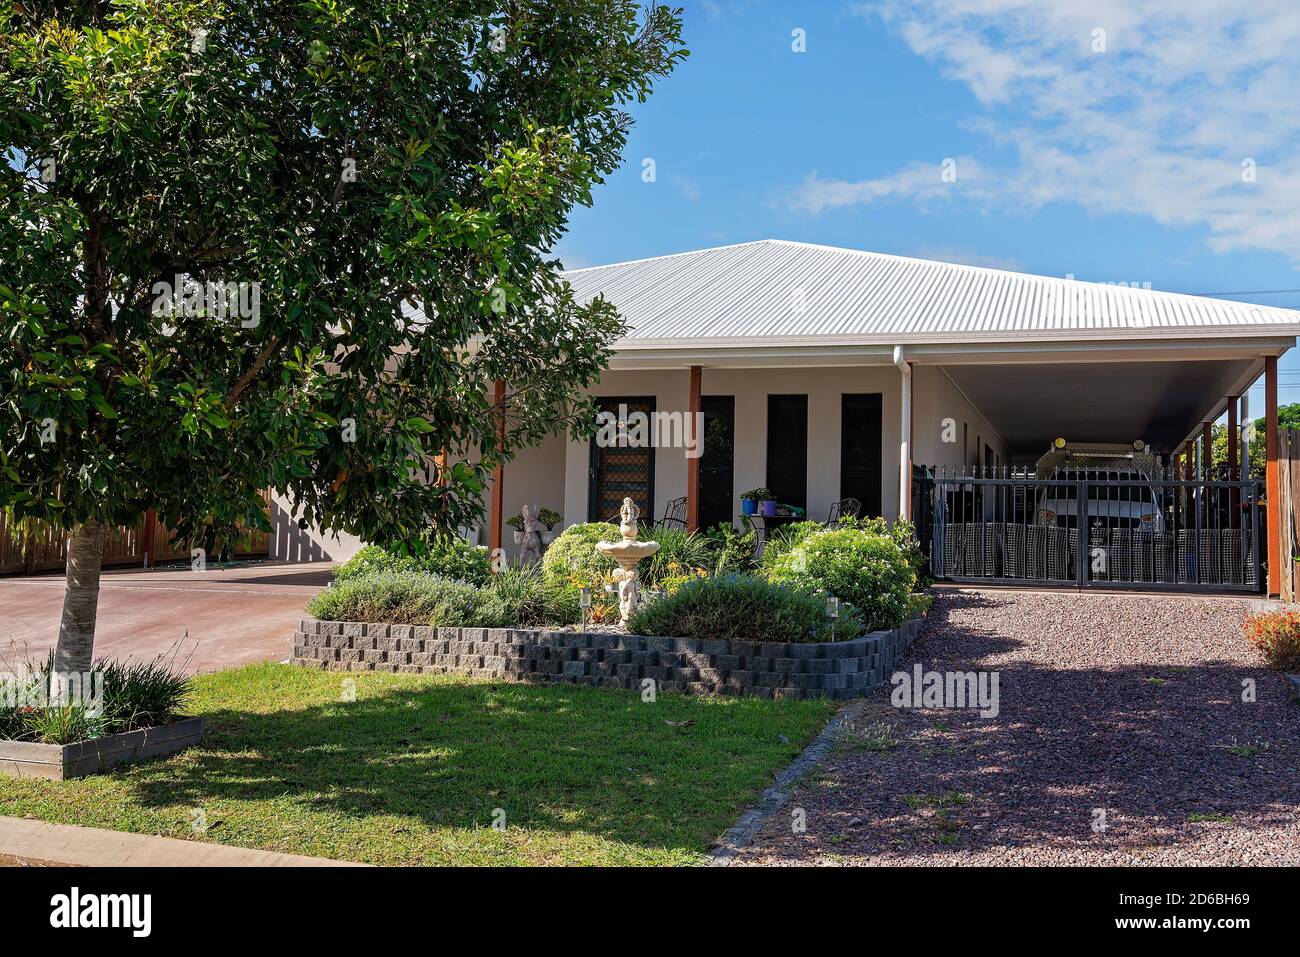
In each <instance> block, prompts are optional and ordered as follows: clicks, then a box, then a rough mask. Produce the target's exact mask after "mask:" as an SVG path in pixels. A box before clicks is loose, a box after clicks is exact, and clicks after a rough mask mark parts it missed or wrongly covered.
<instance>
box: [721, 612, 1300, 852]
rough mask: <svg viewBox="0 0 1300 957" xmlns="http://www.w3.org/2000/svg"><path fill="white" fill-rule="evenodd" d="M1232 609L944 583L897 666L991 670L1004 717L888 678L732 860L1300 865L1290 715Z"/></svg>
mask: <svg viewBox="0 0 1300 957" xmlns="http://www.w3.org/2000/svg"><path fill="white" fill-rule="evenodd" d="M1245 613H1246V604H1245V602H1242V601H1237V600H1226V599H1204V598H1190V597H1182V596H1176V597H1174V596H1171V597H1151V596H1138V595H1115V594H1091V593H1087V594H1082V595H1080V594H1074V593H1071V594H1051V593H1029V592H1001V591H974V590H967V591H952V590H945V591H941V592H940V594H939V597H938V600H937V601H936V604H935V608H934V611H933V612H932V613H931V615H930V617H929V619H928V621H927V623H926V626H925V628H924V630H923V631H922V633H921V636H920V637H919V638H918V639H917V641H916V643H915V644H913V646H912V649H911V651H910V653H909V658H908V659H907V660H906V662H905V663H904V664H902V665H900V670H906V671H909V672H910V671H911V670H912V668H913V666H914V664H916V663H918V662H919V663H920V664H922V665H923V666H924V669H925V670H927V671H928V670H935V671H940V672H946V671H997V672H998V673H999V692H1000V713H999V714H998V715H997V716H996V717H992V718H983V717H980V715H979V713H978V712H976V711H973V710H955V709H939V708H925V709H898V708H894V707H893V706H892V705H891V703H890V696H891V692H892V691H893V688H892V687H891V686H889V685H886V686H885V687H884V688H883V689H881V690H879V691H877V692H876V694H875V696H873V697H872V698H871V699H870V700H869V701H868V703H867V706H866V709H865V711H864V713H863V715H862V716H861V717H860V718H859V720H857V721H856V722H855V724H854V726H853V730H852V732H851V733H846V734H845V735H844V736H843V737H842V739H841V740H840V741H839V742H838V744H837V746H836V747H835V748H833V749H832V751H831V752H830V753H829V754H828V756H827V759H826V760H825V761H824V762H823V764H822V766H821V768H820V769H819V771H816V772H814V773H813V774H812V775H811V776H810V777H809V778H808V779H807V780H805V782H804V785H803V786H802V788H801V789H800V790H799V791H798V792H797V793H796V794H795V796H794V797H793V799H792V800H791V802H790V804H789V805H788V806H787V808H786V809H785V810H784V811H783V812H779V813H778V814H777V815H775V816H774V818H773V819H772V820H771V821H769V822H768V824H767V826H766V828H765V829H764V830H763V831H762V832H761V834H760V835H759V837H758V839H757V840H756V842H755V843H754V844H753V845H751V846H750V847H749V848H747V849H745V850H744V851H742V852H741V855H740V857H739V858H738V859H737V861H736V863H738V864H768V865H771V864H814V863H815V864H856V865H869V864H905V865H924V864H942V865H951V864H1300V705H1297V704H1296V703H1294V702H1293V701H1291V700H1290V689H1289V687H1288V686H1287V684H1286V682H1285V681H1284V680H1283V678H1282V677H1281V676H1280V675H1278V674H1276V673H1274V672H1270V671H1268V670H1267V669H1265V668H1264V667H1262V665H1261V663H1260V660H1259V658H1258V656H1257V655H1256V654H1255V652H1254V650H1253V649H1252V648H1251V647H1250V646H1249V645H1248V644H1247V643H1246V642H1245V640H1244V639H1243V638H1241V637H1240V633H1239V627H1240V622H1241V620H1242V618H1243V616H1244V615H1245ZM1246 679H1251V680H1253V682H1254V687H1255V695H1256V700H1255V701H1253V702H1247V701H1243V700H1242V697H1243V681H1245V680H1246ZM799 809H802V811H803V812H804V814H805V815H806V830H804V831H803V832H802V833H797V832H796V831H797V827H796V826H794V825H795V822H796V818H797V812H798V810H799Z"/></svg>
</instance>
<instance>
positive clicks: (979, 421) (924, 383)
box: [912, 366, 1008, 465]
mask: <svg viewBox="0 0 1300 957" xmlns="http://www.w3.org/2000/svg"><path fill="white" fill-rule="evenodd" d="M944 419H952V420H953V425H954V432H955V436H954V437H955V439H956V441H955V442H945V441H943V420H944ZM963 423H965V424H966V425H967V431H968V433H969V435H968V441H967V447H966V448H965V449H963V448H962V424H963ZM977 437H978V438H979V440H980V442H981V446H980V449H979V451H978V456H979V458H978V459H977V458H976V454H977V452H976V449H975V440H976V438H977ZM912 441H913V443H914V445H915V450H914V451H913V452H912V461H913V462H915V463H917V464H918V465H976V464H978V465H983V464H984V458H983V456H984V452H983V446H984V445H988V446H990V447H991V448H992V449H993V451H994V453H995V454H996V455H997V456H998V461H999V462H1000V463H1001V464H1002V465H1006V464H1008V455H1007V446H1006V443H1005V442H1003V441H1002V438H1001V436H999V435H998V434H997V433H996V432H995V431H994V430H993V427H992V426H991V425H990V424H989V422H988V421H987V420H986V419H985V418H984V416H983V415H981V414H980V413H979V411H978V410H977V409H976V408H975V406H974V405H972V404H971V402H970V401H969V400H968V399H967V398H966V396H965V395H964V394H963V393H962V392H961V390H960V389H958V388H957V386H956V385H955V384H954V383H953V381H952V379H950V378H949V377H948V374H947V373H946V372H944V370H943V367H942V366H913V367H912Z"/></svg>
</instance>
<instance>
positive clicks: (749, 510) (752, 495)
mask: <svg viewBox="0 0 1300 957" xmlns="http://www.w3.org/2000/svg"><path fill="white" fill-rule="evenodd" d="M771 498H772V493H771V491H769V490H768V489H766V488H763V487H762V486H759V487H758V488H755V489H750V490H749V491H748V492H745V493H744V494H743V495H741V496H740V512H741V514H742V515H754V514H756V513H757V512H758V510H759V506H760V503H761V502H765V501H770V500H771Z"/></svg>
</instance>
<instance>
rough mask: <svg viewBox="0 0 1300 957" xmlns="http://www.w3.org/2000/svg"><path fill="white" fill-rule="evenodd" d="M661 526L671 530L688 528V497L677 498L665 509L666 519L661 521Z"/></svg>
mask: <svg viewBox="0 0 1300 957" xmlns="http://www.w3.org/2000/svg"><path fill="white" fill-rule="evenodd" d="M658 524H660V525H664V526H667V527H669V528H674V527H675V528H685V527H686V496H684V495H683V496H682V497H681V498H675V499H673V500H672V501H671V502H669V503H668V505H667V506H666V507H665V508H664V517H663V518H661V519H659V523H658Z"/></svg>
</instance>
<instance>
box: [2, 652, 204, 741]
mask: <svg viewBox="0 0 1300 957" xmlns="http://www.w3.org/2000/svg"><path fill="white" fill-rule="evenodd" d="M53 671H54V657H53V653H51V654H50V655H49V656H48V657H46V658H45V659H44V660H42V661H38V662H34V663H33V662H29V663H27V664H26V665H25V666H24V667H23V668H22V670H21V673H18V674H15V675H14V676H12V677H9V678H7V679H3V680H0V740H17V741H35V742H39V743H42V744H75V743H77V742H78V741H90V740H94V739H95V738H101V737H104V736H105V735H109V734H123V733H125V732H128V731H138V730H140V729H142V728H156V727H158V726H160V725H164V724H170V723H171V722H173V721H175V720H176V719H177V718H178V717H179V716H180V715H181V713H182V711H183V710H184V707H185V701H186V699H187V698H188V697H189V694H190V688H191V679H190V677H189V675H187V674H186V673H185V671H184V666H183V665H181V664H178V663H177V662H176V661H175V656H174V654H173V655H172V656H171V657H170V658H168V657H166V656H159V657H158V658H155V659H153V660H151V661H115V660H100V661H97V662H95V663H94V665H93V666H92V668H91V671H90V673H89V675H88V676H86V680H82V676H80V675H78V676H77V681H75V682H71V681H68V682H62V683H60V682H55V683H54V684H53V685H52V683H51V680H50V679H51V674H52V673H53ZM57 689H72V690H63V691H58V692H57V694H60V695H69V694H71V695H72V699H69V698H68V697H59V696H57V695H56V690H57Z"/></svg>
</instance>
